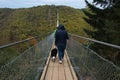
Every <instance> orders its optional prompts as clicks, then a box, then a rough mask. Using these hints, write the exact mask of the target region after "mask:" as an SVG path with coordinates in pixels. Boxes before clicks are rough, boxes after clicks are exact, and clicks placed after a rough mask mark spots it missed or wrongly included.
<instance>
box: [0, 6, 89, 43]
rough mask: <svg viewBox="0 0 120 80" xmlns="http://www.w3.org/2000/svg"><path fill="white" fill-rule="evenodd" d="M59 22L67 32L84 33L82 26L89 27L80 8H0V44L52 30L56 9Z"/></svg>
mask: <svg viewBox="0 0 120 80" xmlns="http://www.w3.org/2000/svg"><path fill="white" fill-rule="evenodd" d="M57 9H59V20H60V23H62V24H64V25H65V27H66V29H67V30H68V31H69V32H72V33H76V34H79V35H84V36H87V35H86V34H85V32H84V31H83V28H87V29H90V26H89V24H88V23H86V22H85V21H84V19H83V16H84V17H85V15H84V13H83V12H82V10H79V9H74V8H71V7H67V6H54V5H51V6H48V5H45V6H38V7H32V8H20V9H8V8H2V9H0V32H1V34H0V38H1V39H0V45H3V44H7V43H10V42H15V41H18V40H23V39H26V38H28V37H29V36H36V35H41V34H47V33H48V32H52V31H53V30H54V29H55V28H56V11H57Z"/></svg>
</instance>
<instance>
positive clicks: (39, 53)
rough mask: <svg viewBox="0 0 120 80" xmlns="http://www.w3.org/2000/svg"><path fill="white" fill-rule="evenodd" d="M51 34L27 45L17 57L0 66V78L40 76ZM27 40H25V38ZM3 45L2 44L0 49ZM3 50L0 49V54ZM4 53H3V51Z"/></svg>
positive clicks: (21, 79)
mask: <svg viewBox="0 0 120 80" xmlns="http://www.w3.org/2000/svg"><path fill="white" fill-rule="evenodd" d="M53 39H54V38H53V35H51V36H48V37H46V38H45V39H44V40H42V41H40V42H39V43H38V44H36V45H34V46H32V47H29V49H27V50H26V51H24V52H23V53H21V54H20V55H19V56H18V57H16V58H15V59H13V60H12V61H10V62H9V63H7V64H5V65H3V66H1V67H0V80H35V79H37V78H38V77H39V76H40V73H41V71H42V69H43V67H44V64H45V61H46V59H47V55H48V53H49V51H50V49H51V46H52V43H53ZM25 41H27V40H25ZM9 46H10V45H9ZM3 47H4V46H2V49H4V48H5V47H4V48H3ZM2 53H3V52H2V51H1V53H0V54H2ZM4 54H5V53H4Z"/></svg>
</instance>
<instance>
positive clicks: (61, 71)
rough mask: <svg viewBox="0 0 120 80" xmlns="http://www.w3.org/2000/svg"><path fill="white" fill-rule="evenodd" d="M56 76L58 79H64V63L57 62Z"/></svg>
mask: <svg viewBox="0 0 120 80" xmlns="http://www.w3.org/2000/svg"><path fill="white" fill-rule="evenodd" d="M58 70H59V72H58V78H59V80H65V76H66V75H65V67H64V64H59V66H58Z"/></svg>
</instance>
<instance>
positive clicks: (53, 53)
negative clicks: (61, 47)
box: [51, 48, 57, 61]
mask: <svg viewBox="0 0 120 80" xmlns="http://www.w3.org/2000/svg"><path fill="white" fill-rule="evenodd" d="M56 56H57V48H53V49H52V50H51V58H52V61H55V58H56Z"/></svg>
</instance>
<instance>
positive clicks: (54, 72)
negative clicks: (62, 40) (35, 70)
mask: <svg viewBox="0 0 120 80" xmlns="http://www.w3.org/2000/svg"><path fill="white" fill-rule="evenodd" d="M40 80H78V79H77V76H76V74H75V71H74V70H73V67H72V65H71V62H70V60H69V57H68V55H67V52H66V51H65V56H64V61H63V63H62V64H60V63H59V60H58V57H57V59H56V61H55V62H53V61H52V60H51V58H50V55H49V57H48V60H47V62H46V65H45V67H44V70H43V73H42V75H41V78H40Z"/></svg>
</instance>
